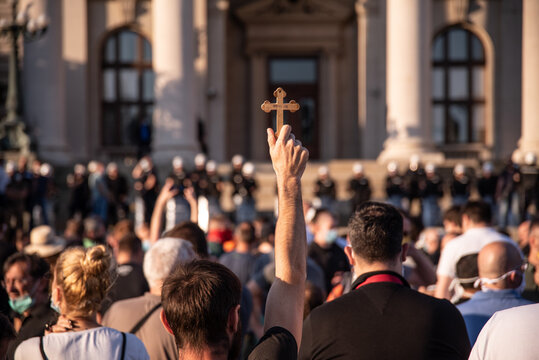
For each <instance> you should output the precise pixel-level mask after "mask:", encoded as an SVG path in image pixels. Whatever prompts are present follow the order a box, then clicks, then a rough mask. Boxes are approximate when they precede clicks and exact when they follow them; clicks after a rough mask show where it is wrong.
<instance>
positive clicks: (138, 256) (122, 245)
mask: <svg viewBox="0 0 539 360" xmlns="http://www.w3.org/2000/svg"><path fill="white" fill-rule="evenodd" d="M115 255H116V261H117V262H118V264H119V265H121V264H122V263H127V262H133V263H136V264H142V259H143V258H144V251H142V241H140V239H139V238H138V237H137V235H135V234H134V233H129V234H127V235H125V236H123V237H122V238H121V239H120V241H118V250H117V251H116V254H115Z"/></svg>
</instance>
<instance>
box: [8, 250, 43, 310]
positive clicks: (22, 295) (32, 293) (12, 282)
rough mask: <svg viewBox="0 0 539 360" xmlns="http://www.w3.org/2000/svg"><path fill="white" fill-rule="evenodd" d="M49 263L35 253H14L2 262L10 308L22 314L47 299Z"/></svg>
mask: <svg viewBox="0 0 539 360" xmlns="http://www.w3.org/2000/svg"><path fill="white" fill-rule="evenodd" d="M48 274H49V264H48V263H47V262H46V261H45V260H43V259H41V258H40V257H38V256H37V255H28V254H24V253H15V254H13V255H11V256H10V257H9V258H8V259H7V260H6V262H5V263H4V286H5V289H6V292H7V294H8V296H9V302H10V306H11V308H12V309H13V310H14V311H16V312H18V313H20V314H22V313H24V312H25V311H26V310H28V309H29V308H30V307H31V306H33V305H35V304H39V303H42V302H44V301H45V300H46V299H47V295H46V293H47V290H48V288H47V287H48Z"/></svg>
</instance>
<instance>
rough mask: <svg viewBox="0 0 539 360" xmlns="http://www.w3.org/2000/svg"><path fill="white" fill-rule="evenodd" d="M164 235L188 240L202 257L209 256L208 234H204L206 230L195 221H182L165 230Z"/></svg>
mask: <svg viewBox="0 0 539 360" xmlns="http://www.w3.org/2000/svg"><path fill="white" fill-rule="evenodd" d="M163 237H164V238H176V239H183V240H187V241H189V242H190V243H191V245H193V250H195V252H196V254H197V255H198V256H199V257H200V258H202V259H205V258H207V257H208V243H207V242H206V235H205V234H204V230H202V229H201V228H200V226H198V225H197V224H195V223H194V222H191V221H184V222H181V223H179V224H177V225H175V226H174V227H173V228H172V229H170V230H168V231H167V232H165V233H164V234H163Z"/></svg>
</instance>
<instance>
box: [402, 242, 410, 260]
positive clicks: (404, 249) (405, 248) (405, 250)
mask: <svg viewBox="0 0 539 360" xmlns="http://www.w3.org/2000/svg"><path fill="white" fill-rule="evenodd" d="M408 246H410V244H409V243H404V244H402V251H401V261H402V262H404V261H405V260H406V256H408Z"/></svg>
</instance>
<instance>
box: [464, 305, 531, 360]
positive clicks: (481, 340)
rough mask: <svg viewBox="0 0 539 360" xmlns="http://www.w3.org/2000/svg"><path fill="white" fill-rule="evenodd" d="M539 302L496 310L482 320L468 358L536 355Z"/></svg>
mask: <svg viewBox="0 0 539 360" xmlns="http://www.w3.org/2000/svg"><path fill="white" fill-rule="evenodd" d="M538 316H539V304H532V305H525V306H518V307H514V308H511V309H507V310H503V311H498V312H497V313H495V314H494V316H492V317H491V318H490V320H489V321H488V322H487V323H486V324H485V326H484V327H483V330H481V333H479V337H478V338H477V341H476V342H475V345H474V347H473V349H472V353H471V354H470V359H472V360H476V359H489V360H497V359H503V360H507V359H519V360H528V359H530V360H531V359H537V358H538V355H539V341H537V334H539V321H537V319H538Z"/></svg>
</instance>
